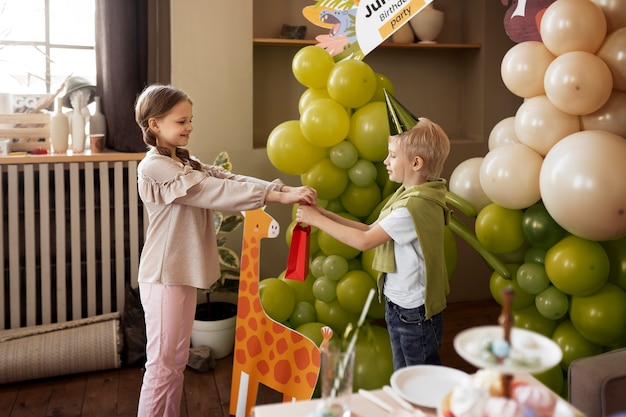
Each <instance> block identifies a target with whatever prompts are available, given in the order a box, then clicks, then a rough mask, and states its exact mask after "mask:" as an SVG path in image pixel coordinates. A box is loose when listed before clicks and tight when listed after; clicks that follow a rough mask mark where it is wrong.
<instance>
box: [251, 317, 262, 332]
mask: <svg viewBox="0 0 626 417" xmlns="http://www.w3.org/2000/svg"><path fill="white" fill-rule="evenodd" d="M248 327H249V328H250V330H252V331H257V330H258V328H259V322H258V320H257V319H256V317H250V319H249V320H248Z"/></svg>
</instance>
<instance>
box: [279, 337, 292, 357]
mask: <svg viewBox="0 0 626 417" xmlns="http://www.w3.org/2000/svg"><path fill="white" fill-rule="evenodd" d="M276 350H277V351H278V353H279V354H280V355H283V354H284V353H285V352H287V351H288V350H289V343H287V340H285V339H280V340H279V341H278V342H276Z"/></svg>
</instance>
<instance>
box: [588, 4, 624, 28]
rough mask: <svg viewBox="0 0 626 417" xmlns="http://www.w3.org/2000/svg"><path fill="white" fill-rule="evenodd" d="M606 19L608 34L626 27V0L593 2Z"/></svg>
mask: <svg viewBox="0 0 626 417" xmlns="http://www.w3.org/2000/svg"><path fill="white" fill-rule="evenodd" d="M593 2H594V3H596V4H597V5H598V6H600V8H601V9H602V11H603V12H604V17H605V18H606V32H607V33H611V32H613V31H614V30H617V29H619V28H623V27H626V2H625V1H624V0H593Z"/></svg>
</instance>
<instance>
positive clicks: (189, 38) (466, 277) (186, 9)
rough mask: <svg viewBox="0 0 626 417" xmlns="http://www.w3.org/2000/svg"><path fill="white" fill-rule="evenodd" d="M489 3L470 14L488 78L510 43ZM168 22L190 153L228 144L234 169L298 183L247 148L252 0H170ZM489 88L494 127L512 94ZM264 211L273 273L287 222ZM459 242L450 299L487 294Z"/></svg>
mask: <svg viewBox="0 0 626 417" xmlns="http://www.w3.org/2000/svg"><path fill="white" fill-rule="evenodd" d="M257 1H259V0H257ZM311 3H313V2H311ZM493 3H498V4H497V5H495V6H493V5H490V6H488V7H486V6H485V5H486V4H488V2H487V3H485V2H477V4H479V5H482V6H481V7H483V8H485V7H486V8H487V9H488V10H482V9H481V10H480V11H478V12H477V13H480V14H481V15H482V16H481V18H484V19H485V20H487V21H488V22H489V23H488V24H487V25H486V27H484V30H485V31H486V32H487V33H486V34H485V35H484V37H485V38H486V40H485V43H487V39H488V40H489V44H488V45H485V46H484V47H483V51H482V53H483V54H484V57H481V59H484V62H485V65H484V68H485V72H486V73H489V74H488V75H489V77H488V78H489V79H493V77H498V76H499V68H500V60H501V58H502V56H503V54H504V52H505V51H506V50H507V48H509V47H510V46H509V45H510V43H509V42H508V40H507V39H506V36H505V35H504V33H503V29H502V15H503V14H504V12H505V8H504V7H503V6H501V5H500V4H499V2H493ZM171 22H172V27H171V37H172V75H171V81H172V84H173V85H175V86H177V87H179V88H181V89H183V90H185V91H186V92H187V93H188V94H190V96H191V97H192V99H193V101H194V128H195V130H194V134H193V136H192V139H191V143H190V146H189V147H190V150H191V152H192V153H193V154H194V155H196V156H198V157H199V158H200V159H202V160H203V161H205V162H210V161H212V159H213V157H214V156H215V155H216V154H217V153H218V152H220V151H222V150H227V151H228V152H229V153H230V155H231V158H232V159H233V166H234V171H236V172H237V173H241V174H246V175H253V176H258V177H262V178H265V179H273V178H276V177H280V178H282V179H283V180H284V181H285V182H286V183H289V184H298V183H299V178H298V177H296V176H290V175H285V174H282V173H281V172H279V171H278V170H276V169H275V168H274V167H273V166H272V165H271V164H270V163H269V160H268V158H267V155H266V152H265V150H264V149H253V148H252V91H253V90H252V42H251V39H252V28H253V19H252V0H236V1H227V2H217V1H216V0H208V1H207V0H175V1H172V2H171ZM494 37H495V39H494ZM489 88H490V87H485V88H484V91H482V92H481V93H482V94H485V95H486V97H485V100H484V101H485V114H484V120H483V121H484V122H485V125H488V126H493V125H495V123H497V122H498V121H499V120H501V119H502V118H504V117H507V116H510V115H513V114H514V113H513V112H514V109H515V108H516V107H515V106H516V104H515V100H513V101H511V99H509V100H508V102H507V103H503V101H502V99H501V96H502V95H503V92H502V87H501V86H499V87H496V88H499V90H497V91H494V93H493V94H494V99H493V100H489V95H490V94H491V93H490V91H488V89H489ZM504 96H505V98H506V92H504ZM486 150H487V148H486V138H485V142H484V143H483V144H482V145H480V146H478V147H477V146H465V145H462V144H461V145H458V146H456V147H453V149H452V155H453V159H452V160H451V162H452V163H454V164H458V163H459V162H461V161H463V160H465V159H467V158H469V157H473V156H482V155H484V153H485V152H486ZM449 171H451V169H449ZM448 174H449V173H448ZM268 211H269V212H270V213H272V215H274V217H275V218H276V219H277V220H278V221H279V223H280V224H281V227H282V228H283V233H281V235H280V236H279V237H278V238H277V239H273V240H270V241H267V242H265V243H264V244H263V257H262V259H263V260H264V261H262V262H261V277H262V278H265V277H271V276H277V275H278V274H279V273H280V272H281V271H282V270H283V269H284V267H285V264H286V256H287V246H286V244H285V238H284V230H285V229H286V228H287V226H288V225H289V223H290V221H291V209H290V208H288V207H278V206H272V207H269V208H268ZM231 239H232V238H231ZM458 246H459V251H460V254H459V265H458V267H457V272H456V273H455V275H454V276H453V278H452V280H451V287H452V293H451V295H450V300H451V301H458V300H469V299H484V298H489V297H490V294H489V288H488V281H489V276H490V272H489V270H488V269H487V268H486V266H485V264H484V262H483V261H482V259H481V258H480V257H479V256H478V255H476V253H474V252H473V251H472V250H471V249H469V246H468V245H467V244H465V243H464V242H462V241H459V244H458Z"/></svg>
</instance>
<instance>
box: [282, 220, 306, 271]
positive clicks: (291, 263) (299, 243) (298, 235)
mask: <svg viewBox="0 0 626 417" xmlns="http://www.w3.org/2000/svg"><path fill="white" fill-rule="evenodd" d="M310 240H311V226H303V225H302V223H301V222H298V223H296V225H295V226H294V227H293V232H292V234H291V245H289V257H288V258H287V271H286V272H285V278H286V279H293V280H295V281H304V280H305V279H306V277H307V275H308V274H309V247H310Z"/></svg>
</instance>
